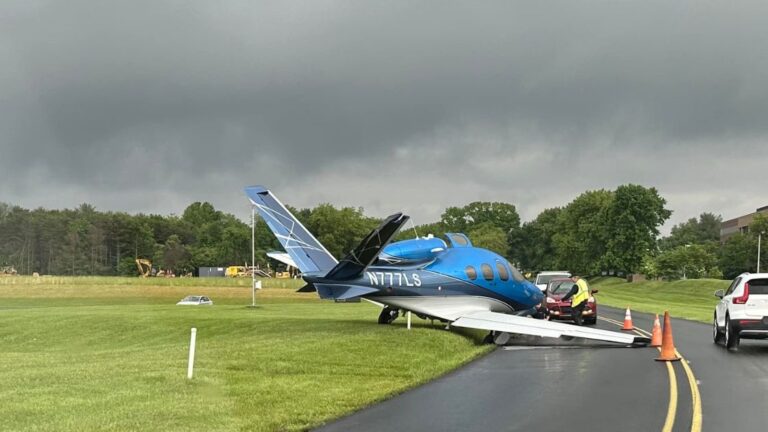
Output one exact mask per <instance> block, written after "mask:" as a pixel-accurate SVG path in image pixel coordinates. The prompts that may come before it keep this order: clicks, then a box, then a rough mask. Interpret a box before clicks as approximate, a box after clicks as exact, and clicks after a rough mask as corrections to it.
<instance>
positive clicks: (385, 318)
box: [379, 306, 400, 324]
mask: <svg viewBox="0 0 768 432" xmlns="http://www.w3.org/2000/svg"><path fill="white" fill-rule="evenodd" d="M398 316H400V309H393V308H391V307H389V306H385V307H384V309H382V310H381V313H380V314H379V324H392V321H394V320H395V319H397V317H398Z"/></svg>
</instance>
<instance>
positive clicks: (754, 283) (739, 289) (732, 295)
mask: <svg viewBox="0 0 768 432" xmlns="http://www.w3.org/2000/svg"><path fill="white" fill-rule="evenodd" d="M715 297H717V298H719V299H720V301H719V302H718V303H717V305H716V306H715V314H714V315H715V316H714V319H713V320H712V337H713V339H714V341H715V343H718V344H719V343H721V342H722V343H724V345H725V346H726V348H728V349H729V350H734V351H735V350H737V349H738V348H739V341H740V340H741V339H766V338H768V273H755V274H750V273H742V274H740V275H739V276H737V277H736V279H734V280H733V282H731V285H730V286H729V287H728V289H727V290H726V291H725V292H724V291H723V290H717V291H715Z"/></svg>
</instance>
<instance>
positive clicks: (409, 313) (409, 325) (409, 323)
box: [408, 311, 411, 330]
mask: <svg viewBox="0 0 768 432" xmlns="http://www.w3.org/2000/svg"><path fill="white" fill-rule="evenodd" d="M410 329H411V311H408V330H410Z"/></svg>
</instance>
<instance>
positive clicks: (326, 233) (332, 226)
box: [306, 204, 379, 258]
mask: <svg viewBox="0 0 768 432" xmlns="http://www.w3.org/2000/svg"><path fill="white" fill-rule="evenodd" d="M378 224H379V220H377V219H374V218H370V217H366V216H365V215H364V214H363V209H362V208H352V207H344V208H341V209H337V208H335V207H334V206H332V205H331V204H320V205H319V206H317V207H315V208H314V209H313V210H312V213H311V215H310V216H309V218H308V220H307V225H306V227H307V229H309V231H310V232H312V233H313V234H314V235H315V237H316V238H317V240H318V241H319V242H320V243H322V244H323V246H325V248H326V249H328V252H330V253H331V254H332V255H333V256H335V257H336V258H342V257H344V256H346V255H347V254H348V253H349V252H350V251H351V250H352V249H354V248H355V246H357V245H358V244H359V243H360V241H361V240H362V239H363V237H365V235H366V234H368V233H369V232H370V231H371V230H372V229H374V228H375V227H376V226H377V225H378Z"/></svg>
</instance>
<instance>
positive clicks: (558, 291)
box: [548, 280, 573, 296]
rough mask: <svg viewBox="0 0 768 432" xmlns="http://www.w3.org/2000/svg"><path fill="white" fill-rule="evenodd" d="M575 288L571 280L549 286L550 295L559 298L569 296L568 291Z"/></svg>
mask: <svg viewBox="0 0 768 432" xmlns="http://www.w3.org/2000/svg"><path fill="white" fill-rule="evenodd" d="M571 287H573V282H572V281H569V280H564V281H556V282H552V283H551V284H550V285H549V288H548V289H549V293H550V294H554V295H559V296H564V295H566V294H568V291H570V290H571Z"/></svg>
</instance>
